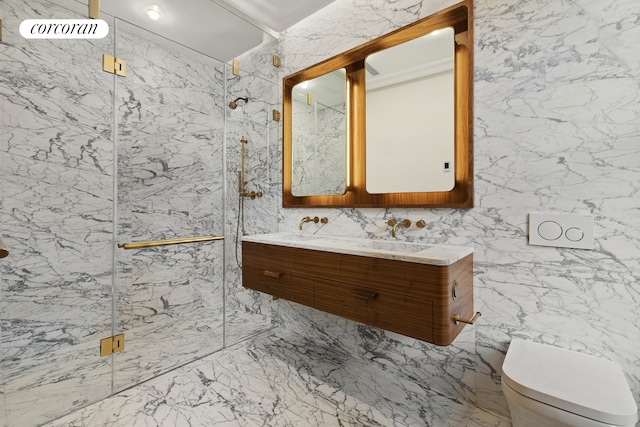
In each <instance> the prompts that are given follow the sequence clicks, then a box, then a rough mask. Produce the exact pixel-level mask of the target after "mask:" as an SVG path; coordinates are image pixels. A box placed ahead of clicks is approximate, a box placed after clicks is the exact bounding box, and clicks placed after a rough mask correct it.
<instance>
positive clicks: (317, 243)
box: [242, 233, 473, 266]
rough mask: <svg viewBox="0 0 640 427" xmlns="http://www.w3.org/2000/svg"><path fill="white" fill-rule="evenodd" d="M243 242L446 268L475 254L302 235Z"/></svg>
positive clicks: (418, 245)
mask: <svg viewBox="0 0 640 427" xmlns="http://www.w3.org/2000/svg"><path fill="white" fill-rule="evenodd" d="M242 241H243V242H254V243H264V244H271V245H278V246H288V247H294V248H301V249H310V250H321V251H325V252H333V253H343V254H349V255H359V256H366V257H372V258H385V259H392V260H400V261H407V262H416V263H420V264H429V265H443V266H445V265H451V264H454V263H455V262H457V261H459V260H461V259H462V258H464V257H466V256H467V255H470V254H471V253H473V248H471V247H466V246H452V245H428V244H423V243H413V242H399V241H391V240H373V239H358V238H350V237H334V236H318V235H314V234H299V233H270V234H258V235H253V236H244V237H243V238H242Z"/></svg>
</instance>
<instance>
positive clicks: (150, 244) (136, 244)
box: [118, 236, 224, 249]
mask: <svg viewBox="0 0 640 427" xmlns="http://www.w3.org/2000/svg"><path fill="white" fill-rule="evenodd" d="M223 239H224V236H196V237H186V238H182V239H167V240H149V241H146V242H129V243H118V247H119V248H122V249H142V248H152V247H155V246H169V245H182V244H183V243H199V242H210V241H212V240H223Z"/></svg>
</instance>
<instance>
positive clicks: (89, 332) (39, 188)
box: [0, 0, 114, 426]
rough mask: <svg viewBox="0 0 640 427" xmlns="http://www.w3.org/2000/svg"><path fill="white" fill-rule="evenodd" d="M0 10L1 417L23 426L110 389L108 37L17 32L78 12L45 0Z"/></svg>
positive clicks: (7, 4) (7, 3) (110, 79)
mask: <svg viewBox="0 0 640 427" xmlns="http://www.w3.org/2000/svg"><path fill="white" fill-rule="evenodd" d="M0 14H1V15H2V18H3V42H2V43H1V44H0V58H1V59H0V99H1V100H2V101H1V104H2V105H1V110H0V125H1V128H2V135H3V137H2V138H0V181H1V182H2V185H1V186H0V196H1V197H0V199H1V202H0V224H2V225H1V226H0V234H2V238H3V241H4V242H5V243H6V244H7V246H8V247H9V248H10V256H9V258H7V259H5V260H3V262H2V263H1V264H0V275H1V277H2V281H1V285H0V317H1V322H2V327H1V331H0V348H1V349H2V353H1V355H0V373H1V374H0V375H1V376H2V382H1V384H0V394H1V395H2V399H1V400H0V402H1V403H0V417H1V418H0V425H7V426H13V425H21V426H29V425H39V424H41V423H43V422H45V421H46V420H49V419H51V418H54V417H57V416H60V415H62V414H64V413H66V412H69V411H71V410H73V409H76V408H79V407H82V406H84V405H87V404H89V403H91V402H94V401H96V400H98V399H101V398H103V397H106V396H108V395H109V394H110V388H111V387H110V383H111V375H110V374H111V360H110V359H109V358H104V359H103V358H100V357H98V356H97V350H96V349H97V348H98V345H99V342H98V340H99V338H101V337H103V336H109V335H110V331H111V314H110V312H111V303H110V300H111V296H110V292H111V286H112V273H111V272H112V268H113V265H112V255H111V254H112V245H113V235H112V231H113V220H114V218H113V166H114V162H113V154H114V151H113V144H112V143H111V139H112V137H113V135H112V131H111V128H112V123H113V102H112V99H113V76H111V75H109V74H106V73H104V72H103V71H102V67H101V58H102V53H103V52H108V51H110V50H112V49H113V37H112V36H108V37H106V38H105V39H101V40H93V41H90V40H81V41H78V40H75V41H71V40H27V39H24V38H22V36H20V34H19V32H18V27H19V24H20V22H21V21H22V20H24V19H28V18H36V17H46V18H49V17H51V18H53V17H55V18H81V17H82V16H81V15H78V14H76V13H74V12H71V11H69V10H67V9H64V8H61V7H58V6H56V5H54V4H51V3H48V2H38V1H36V2H23V1H14V0H7V1H3V2H2V4H0ZM77 390H82V393H81V394H79V395H78V394H77ZM72 395H75V397H74V398H70V397H69V396H72Z"/></svg>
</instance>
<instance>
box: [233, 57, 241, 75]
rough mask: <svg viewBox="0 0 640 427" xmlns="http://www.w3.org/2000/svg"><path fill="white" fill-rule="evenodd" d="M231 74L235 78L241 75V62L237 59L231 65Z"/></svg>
mask: <svg viewBox="0 0 640 427" xmlns="http://www.w3.org/2000/svg"><path fill="white" fill-rule="evenodd" d="M231 68H232V70H231V72H232V73H233V75H234V76H239V75H240V61H238V60H237V59H234V60H233V62H232V63H231Z"/></svg>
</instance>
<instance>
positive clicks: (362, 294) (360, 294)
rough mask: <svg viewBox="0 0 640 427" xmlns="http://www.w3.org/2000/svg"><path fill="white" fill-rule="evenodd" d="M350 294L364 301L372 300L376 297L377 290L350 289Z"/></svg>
mask: <svg viewBox="0 0 640 427" xmlns="http://www.w3.org/2000/svg"><path fill="white" fill-rule="evenodd" d="M351 294H352V295H353V296H355V297H357V298H359V299H362V300H366V301H372V300H374V299H376V297H377V296H378V293H377V292H373V291H355V290H354V291H351Z"/></svg>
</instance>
